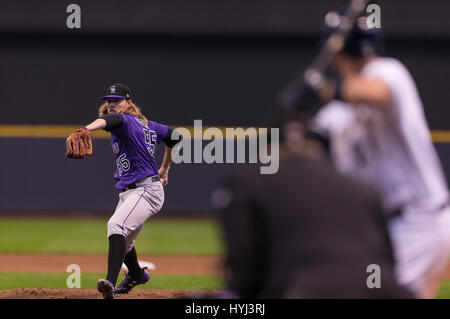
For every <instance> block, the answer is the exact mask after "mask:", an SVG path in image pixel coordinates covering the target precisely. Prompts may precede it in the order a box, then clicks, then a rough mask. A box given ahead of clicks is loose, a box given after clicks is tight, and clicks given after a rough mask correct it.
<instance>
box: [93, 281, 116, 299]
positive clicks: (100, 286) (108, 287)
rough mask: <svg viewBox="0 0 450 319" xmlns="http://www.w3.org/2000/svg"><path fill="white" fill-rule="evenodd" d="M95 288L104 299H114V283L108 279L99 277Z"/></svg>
mask: <svg viewBox="0 0 450 319" xmlns="http://www.w3.org/2000/svg"><path fill="white" fill-rule="evenodd" d="M97 290H98V291H99V292H101V293H102V295H103V298H104V299H114V296H115V293H114V285H113V284H112V283H111V282H110V281H109V280H106V279H99V280H98V281H97Z"/></svg>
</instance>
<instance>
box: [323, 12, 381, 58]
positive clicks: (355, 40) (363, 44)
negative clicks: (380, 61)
mask: <svg viewBox="0 0 450 319" xmlns="http://www.w3.org/2000/svg"><path fill="white" fill-rule="evenodd" d="M344 12H345V9H342V10H339V11H331V12H328V13H327V15H326V16H325V19H324V22H323V25H322V39H321V41H320V44H322V43H324V41H326V39H327V38H328V37H329V36H330V34H332V33H334V32H337V26H338V25H339V23H340V22H341V19H345V17H343V13H344ZM342 52H345V53H347V54H349V55H352V56H358V57H360V56H369V55H374V54H376V55H379V56H382V55H384V39H383V30H382V28H377V27H369V24H368V21H367V16H364V15H362V16H361V17H359V18H358V20H357V21H356V23H355V24H354V26H353V28H352V30H351V31H350V33H349V35H348V37H347V39H346V41H345V44H344V47H343V49H342Z"/></svg>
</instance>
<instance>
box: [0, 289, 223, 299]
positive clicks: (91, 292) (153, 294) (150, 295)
mask: <svg viewBox="0 0 450 319" xmlns="http://www.w3.org/2000/svg"><path fill="white" fill-rule="evenodd" d="M210 293H214V292H212V291H202V290H157V289H151V290H136V291H131V292H130V293H129V294H126V295H116V299H184V298H198V297H202V296H206V295H208V294H210ZM0 299H102V295H101V294H100V293H99V292H98V291H97V290H96V289H41V288H20V289H9V290H1V291H0Z"/></svg>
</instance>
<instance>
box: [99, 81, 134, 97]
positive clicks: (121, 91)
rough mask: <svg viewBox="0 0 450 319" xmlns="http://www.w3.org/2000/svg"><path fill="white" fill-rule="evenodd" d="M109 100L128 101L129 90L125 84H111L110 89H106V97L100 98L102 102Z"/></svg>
mask: <svg viewBox="0 0 450 319" xmlns="http://www.w3.org/2000/svg"><path fill="white" fill-rule="evenodd" d="M109 98H116V99H126V100H130V99H131V90H130V88H129V87H128V86H126V85H125V84H121V83H117V84H113V85H111V86H110V87H108V89H107V91H106V95H105V96H103V97H101V99H102V100H106V99H109Z"/></svg>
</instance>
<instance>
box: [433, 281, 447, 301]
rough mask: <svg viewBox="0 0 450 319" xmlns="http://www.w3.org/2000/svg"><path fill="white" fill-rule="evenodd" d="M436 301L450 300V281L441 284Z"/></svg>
mask: <svg viewBox="0 0 450 319" xmlns="http://www.w3.org/2000/svg"><path fill="white" fill-rule="evenodd" d="M436 299H450V280H446V281H444V282H443V283H442V284H441V287H440V288H439V292H438V294H437V296H436Z"/></svg>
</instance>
